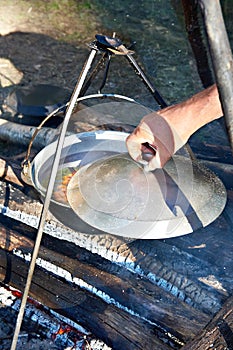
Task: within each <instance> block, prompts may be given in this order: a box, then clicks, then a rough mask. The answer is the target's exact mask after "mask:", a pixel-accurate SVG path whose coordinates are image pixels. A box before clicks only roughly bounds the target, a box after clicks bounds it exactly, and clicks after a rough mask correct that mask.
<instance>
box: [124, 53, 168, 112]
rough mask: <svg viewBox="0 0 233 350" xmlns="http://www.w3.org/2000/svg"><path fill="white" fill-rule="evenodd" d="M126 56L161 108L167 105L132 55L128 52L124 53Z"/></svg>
mask: <svg viewBox="0 0 233 350" xmlns="http://www.w3.org/2000/svg"><path fill="white" fill-rule="evenodd" d="M126 58H127V59H128V61H129V62H130V63H131V65H132V66H133V67H134V69H135V70H136V72H137V73H138V75H139V76H140V77H141V78H142V80H143V82H144V84H145V85H146V86H147V88H148V89H149V90H150V92H151V93H152V95H153V96H154V98H155V100H156V101H157V102H158V104H159V105H160V107H161V108H165V107H167V103H166V102H165V101H164V99H163V97H162V96H161V95H160V93H159V92H158V90H156V88H155V87H154V86H152V84H151V82H150V81H149V79H148V78H147V77H146V75H145V73H144V72H143V71H142V69H141V68H140V67H139V65H138V64H137V62H136V61H135V59H134V58H133V57H132V55H130V54H128V55H126Z"/></svg>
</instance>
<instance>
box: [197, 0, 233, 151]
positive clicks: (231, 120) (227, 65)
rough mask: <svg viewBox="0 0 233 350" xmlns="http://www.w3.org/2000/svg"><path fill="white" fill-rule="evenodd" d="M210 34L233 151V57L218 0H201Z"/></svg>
mask: <svg viewBox="0 0 233 350" xmlns="http://www.w3.org/2000/svg"><path fill="white" fill-rule="evenodd" d="M199 4H200V6H201V8H202V12H203V15H204V22H205V27H206V31H207V34H208V42H209V46H210V54H211V58H212V63H213V68H214V72H215V76H216V82H217V85H218V88H219V95H220V100H221V104H222V109H223V113H224V119H225V124H226V128H227V132H228V137H229V141H230V144H231V149H232V151H233V58H232V52H231V47H230V44H229V40H228V36H227V32H226V28H225V23H224V19H223V16H222V10H221V6H220V3H219V1H218V0H215V1H209V0H199Z"/></svg>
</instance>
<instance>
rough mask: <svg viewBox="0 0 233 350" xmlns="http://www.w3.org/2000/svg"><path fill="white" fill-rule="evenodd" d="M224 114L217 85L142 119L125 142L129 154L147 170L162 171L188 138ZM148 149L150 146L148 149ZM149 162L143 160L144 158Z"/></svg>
mask: <svg viewBox="0 0 233 350" xmlns="http://www.w3.org/2000/svg"><path fill="white" fill-rule="evenodd" d="M222 115H223V112H222V108H221V103H220V100H219V95H218V90H217V87H216V85H212V86H211V87H209V88H207V89H205V90H203V91H201V92H199V93H197V94H196V95H194V96H192V97H191V98H189V99H188V100H186V101H184V102H181V103H179V104H176V105H172V106H169V107H167V108H164V109H161V110H159V111H157V112H152V113H150V114H148V115H146V116H145V117H144V118H142V120H141V122H140V123H139V125H138V126H137V127H136V129H135V130H134V131H133V132H132V134H131V135H129V137H128V138H127V140H126V144H127V147H128V151H129V154H130V155H131V157H132V158H133V159H134V160H136V161H138V162H139V163H142V164H146V170H154V169H156V168H162V167H163V166H164V165H165V164H166V162H167V161H168V160H169V159H170V158H171V156H172V155H173V154H174V153H175V152H176V151H177V150H178V149H179V148H181V147H182V146H183V145H185V144H186V142H187V141H188V139H189V138H190V136H191V135H192V134H193V133H195V132H196V131H197V130H198V129H200V128H201V127H202V126H204V125H206V124H207V123H209V122H211V121H213V120H215V119H218V118H220V117H221V116H222ZM149 146H150V147H149ZM146 156H147V158H148V160H144V158H146Z"/></svg>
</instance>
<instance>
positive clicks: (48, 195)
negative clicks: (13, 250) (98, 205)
mask: <svg viewBox="0 0 233 350" xmlns="http://www.w3.org/2000/svg"><path fill="white" fill-rule="evenodd" d="M96 52H97V51H96V50H95V49H92V51H91V53H90V55H89V57H88V59H87V61H86V63H85V65H84V67H83V70H82V72H81V74H80V77H79V80H78V82H77V84H76V86H75V88H74V91H73V94H72V96H71V99H70V102H69V105H68V107H67V110H66V113H65V117H64V121H63V124H62V129H61V132H60V135H59V138H58V142H57V147H56V152H55V155H54V160H53V165H52V170H51V174H50V178H49V182H48V187H47V192H46V196H45V200H44V205H43V208H42V212H41V215H40V221H39V226H38V231H37V236H36V241H35V245H34V249H33V254H32V258H31V263H30V266H29V271H28V276H27V281H26V284H25V288H24V293H23V296H22V301H21V305H20V309H19V313H18V317H17V321H16V326H15V331H14V336H13V340H12V344H11V349H10V350H15V349H16V346H17V341H18V337H19V332H20V328H21V325H22V321H23V316H24V311H25V307H26V304H27V298H28V294H29V289H30V286H31V281H32V277H33V273H34V269H35V265H36V259H37V256H38V253H39V249H40V243H41V239H42V236H43V228H44V224H45V220H46V217H47V213H48V209H49V204H50V200H51V196H52V192H53V188H54V183H55V179H56V175H57V170H58V166H59V161H60V157H61V152H62V147H63V143H64V139H65V134H66V130H67V126H68V123H69V119H70V117H71V114H72V112H73V109H74V107H75V104H76V101H77V98H78V97H79V94H80V91H81V89H82V86H83V84H84V81H85V78H86V76H87V73H88V71H89V69H90V67H91V64H92V61H93V59H94V57H95V55H96Z"/></svg>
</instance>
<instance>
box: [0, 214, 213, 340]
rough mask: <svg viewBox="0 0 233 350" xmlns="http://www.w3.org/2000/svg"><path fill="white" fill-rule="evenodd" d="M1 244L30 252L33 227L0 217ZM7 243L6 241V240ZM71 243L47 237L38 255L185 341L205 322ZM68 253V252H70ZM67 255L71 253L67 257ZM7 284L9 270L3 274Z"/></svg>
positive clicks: (151, 286) (179, 303)
mask: <svg viewBox="0 0 233 350" xmlns="http://www.w3.org/2000/svg"><path fill="white" fill-rule="evenodd" d="M0 232H1V236H0V245H1V247H2V248H4V249H5V250H7V251H8V252H9V251H12V250H13V249H19V250H20V251H21V252H22V253H23V254H27V253H28V252H31V251H32V247H33V238H34V236H35V230H33V229H32V228H30V227H28V226H26V225H24V224H18V223H17V222H15V221H14V220H12V219H7V218H3V219H2V223H1V225H0ZM6 242H7V243H6ZM75 250H76V251H75V255H74V256H72V255H73V252H74V248H73V247H72V244H69V243H68V242H67V243H66V242H62V249H61V241H59V240H57V239H54V238H51V237H48V236H46V237H45V238H44V239H43V245H42V246H41V250H40V258H42V259H44V260H45V261H48V262H50V263H52V264H54V265H55V266H57V267H60V268H63V269H64V270H66V271H68V272H69V273H70V274H71V275H72V277H73V278H79V279H81V280H83V281H85V283H87V284H88V285H90V286H93V287H94V288H96V289H97V290H99V291H101V292H104V293H105V294H106V295H109V296H110V297H111V298H113V299H115V300H116V301H117V302H118V303H120V304H121V305H122V306H123V307H126V308H128V309H129V310H131V311H133V312H134V313H135V314H138V315H140V317H142V318H144V319H147V320H148V321H149V322H153V323H154V324H156V325H157V326H158V330H160V331H161V332H162V329H163V330H165V331H166V332H170V333H171V334H173V336H176V337H178V339H179V340H180V341H181V342H186V341H188V340H189V339H191V338H192V337H193V336H194V335H196V334H197V333H198V332H199V331H200V329H202V328H203V327H204V326H205V325H206V324H207V322H208V320H209V317H208V316H207V315H205V314H204V313H203V312H198V311H197V310H195V309H193V308H192V307H189V306H188V305H187V304H185V303H183V302H182V301H180V300H178V299H176V298H175V297H173V296H171V295H169V294H167V293H165V292H163V291H162V290H161V289H160V288H159V287H157V286H156V285H154V284H151V283H150V282H149V281H148V280H146V279H145V278H138V276H137V275H135V274H132V273H131V272H129V271H127V270H125V269H124V268H120V267H116V266H114V264H112V263H110V262H107V261H106V260H105V259H103V258H99V259H98V258H97V257H96V255H95V254H92V253H90V252H87V251H86V250H85V249H78V248H76V249H75ZM69 252H70V254H69ZM69 255H70V256H69ZM5 280H6V281H7V282H8V283H9V282H10V281H9V273H8V274H7V275H6V276H5Z"/></svg>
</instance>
